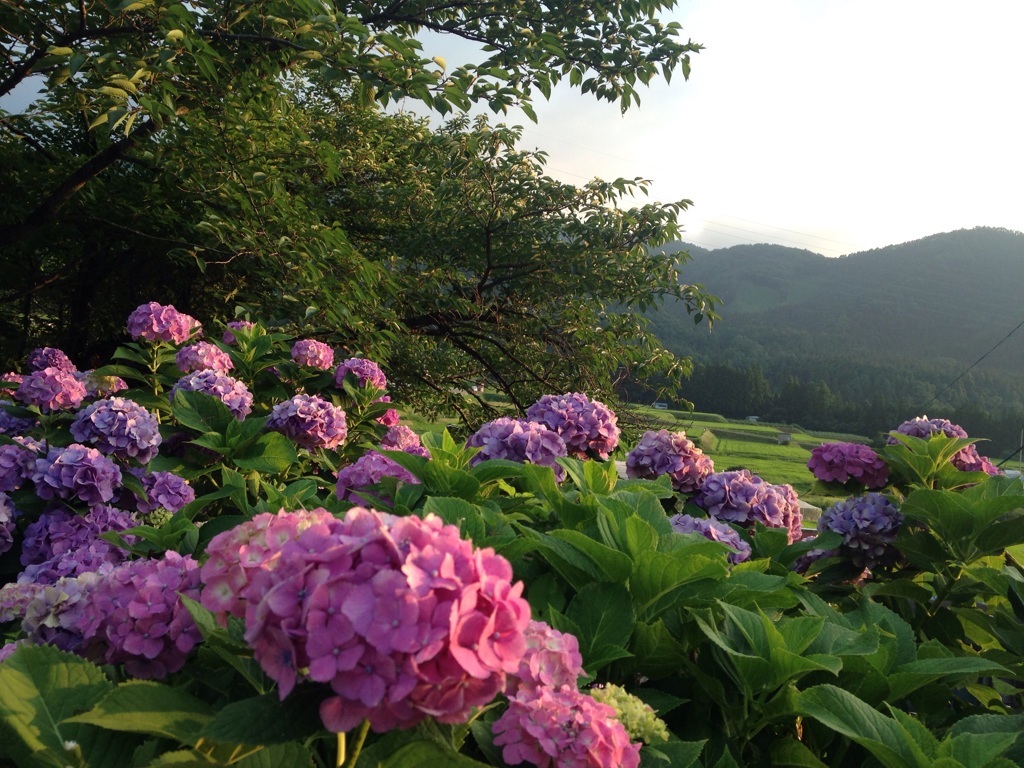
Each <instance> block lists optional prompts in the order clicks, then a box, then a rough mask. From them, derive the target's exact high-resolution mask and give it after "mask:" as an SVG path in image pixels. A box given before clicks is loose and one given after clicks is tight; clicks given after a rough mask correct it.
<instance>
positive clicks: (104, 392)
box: [76, 371, 128, 397]
mask: <svg viewBox="0 0 1024 768" xmlns="http://www.w3.org/2000/svg"><path fill="white" fill-rule="evenodd" d="M76 378H77V379H78V380H79V381H80V382H82V384H83V385H85V392H86V397H110V396H111V395H113V394H114V393H115V392H121V391H123V390H126V389H128V383H127V382H126V381H125V380H124V379H122V378H121V377H120V376H99V375H97V374H96V372H95V371H82V372H81V373H79V374H77V375H76Z"/></svg>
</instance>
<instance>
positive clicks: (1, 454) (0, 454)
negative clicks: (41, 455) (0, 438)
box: [0, 443, 36, 492]
mask: <svg viewBox="0 0 1024 768" xmlns="http://www.w3.org/2000/svg"><path fill="white" fill-rule="evenodd" d="M35 466H36V454H35V453H34V452H33V451H32V449H30V448H28V447H26V446H25V445H21V444H18V443H4V444H3V445H0V492H8V491H16V490H18V489H19V488H20V487H21V486H22V484H23V483H24V482H25V480H27V479H28V478H30V477H32V474H33V472H34V471H35Z"/></svg>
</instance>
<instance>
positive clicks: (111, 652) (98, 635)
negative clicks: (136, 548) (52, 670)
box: [80, 550, 202, 680]
mask: <svg viewBox="0 0 1024 768" xmlns="http://www.w3.org/2000/svg"><path fill="white" fill-rule="evenodd" d="M199 586H200V583H199V564H198V563H197V562H196V561H195V560H193V559H192V558H191V557H190V556H188V555H185V556H182V555H179V554H178V553H177V552H174V551H173V550H171V551H168V552H165V553H164V554H163V556H162V557H161V558H160V559H148V558H145V559H141V560H131V561H129V562H126V563H123V564H121V565H119V566H117V567H116V568H114V569H113V570H111V571H110V572H109V573H107V574H105V577H104V578H102V579H99V580H98V581H97V582H96V583H95V585H93V587H92V588H91V589H90V590H89V591H88V592H87V594H86V601H85V603H86V604H85V607H84V609H83V611H82V616H81V624H80V626H81V628H82V637H83V638H84V640H85V643H84V655H85V656H87V657H89V658H91V659H92V660H93V661H95V662H97V663H100V664H124V668H125V671H126V672H127V673H128V674H129V675H131V676H133V677H139V678H144V679H156V680H159V679H163V678H165V677H167V675H169V674H171V673H172V672H177V671H178V670H179V669H181V668H182V667H183V666H184V665H185V659H186V657H187V656H188V654H189V653H191V651H192V649H193V648H195V646H196V645H198V644H199V642H200V641H201V640H202V635H201V634H200V633H199V629H198V628H197V627H196V625H195V622H194V621H193V620H192V616H191V615H190V614H189V612H188V610H187V609H186V608H185V606H184V604H183V603H182V601H181V597H180V596H179V594H180V595H184V596H186V597H188V598H190V599H192V600H198V599H199Z"/></svg>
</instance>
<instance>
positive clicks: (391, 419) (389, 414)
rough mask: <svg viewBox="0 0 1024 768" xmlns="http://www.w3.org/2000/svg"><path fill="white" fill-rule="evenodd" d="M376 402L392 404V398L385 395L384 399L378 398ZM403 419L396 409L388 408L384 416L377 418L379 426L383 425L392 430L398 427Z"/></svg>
mask: <svg viewBox="0 0 1024 768" xmlns="http://www.w3.org/2000/svg"><path fill="white" fill-rule="evenodd" d="M374 402H375V403H390V402H391V398H390V397H389V396H388V395H384V396H383V397H378V398H377V399H376V400H374ZM401 418H402V417H401V415H400V414H399V413H398V411H396V410H395V409H394V408H388V409H387V410H386V411H384V413H383V415H381V416H378V417H377V422H378V423H379V424H383V425H384V426H385V427H387V428H388V429H390V428H391V427H394V426H397V424H398V422H399V420H400V419H401Z"/></svg>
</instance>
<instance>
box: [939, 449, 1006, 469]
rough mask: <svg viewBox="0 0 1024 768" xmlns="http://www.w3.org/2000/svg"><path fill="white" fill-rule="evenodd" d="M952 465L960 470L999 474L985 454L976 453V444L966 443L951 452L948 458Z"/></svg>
mask: <svg viewBox="0 0 1024 768" xmlns="http://www.w3.org/2000/svg"><path fill="white" fill-rule="evenodd" d="M950 461H951V462H952V463H953V466H954V467H956V468H957V469H959V470H960V471H961V472H984V473H985V474H987V475H1001V474H1003V472H1002V470H1001V469H999V467H997V466H996V465H995V464H993V463H992V462H991V460H990V459H989V458H988V457H987V456H982V455H981V454H979V453H978V446H976V445H967V446H964V447H963V448H961V449H960V450H959V451H957V452H956V453H954V454H953V457H952V458H951V459H950Z"/></svg>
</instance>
